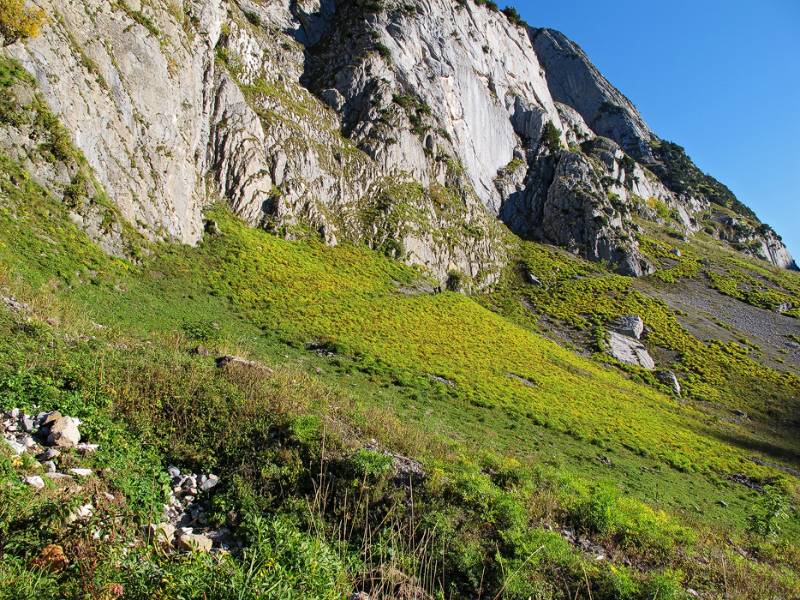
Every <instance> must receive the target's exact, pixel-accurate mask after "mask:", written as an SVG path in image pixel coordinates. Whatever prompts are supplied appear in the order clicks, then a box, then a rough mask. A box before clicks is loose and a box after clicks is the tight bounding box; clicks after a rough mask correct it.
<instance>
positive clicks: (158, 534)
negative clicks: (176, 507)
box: [144, 523, 175, 547]
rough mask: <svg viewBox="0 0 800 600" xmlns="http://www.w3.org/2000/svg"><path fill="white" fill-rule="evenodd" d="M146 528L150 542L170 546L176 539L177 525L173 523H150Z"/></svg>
mask: <svg viewBox="0 0 800 600" xmlns="http://www.w3.org/2000/svg"><path fill="white" fill-rule="evenodd" d="M144 529H145V536H146V538H147V541H149V542H150V543H154V544H158V545H160V546H163V547H170V546H172V544H173V542H174V540H175V526H174V525H172V524H171V523H150V524H149V525H147V526H145V528H144Z"/></svg>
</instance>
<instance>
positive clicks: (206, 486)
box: [200, 474, 219, 492]
mask: <svg viewBox="0 0 800 600" xmlns="http://www.w3.org/2000/svg"><path fill="white" fill-rule="evenodd" d="M218 483H219V477H217V476H216V475H214V474H211V475H209V476H208V477H206V478H205V479H204V480H202V481H201V482H200V489H201V490H202V491H204V492H207V491H209V490H211V489H212V488H214V487H216V485H217V484H218Z"/></svg>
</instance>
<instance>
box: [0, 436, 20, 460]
mask: <svg viewBox="0 0 800 600" xmlns="http://www.w3.org/2000/svg"><path fill="white" fill-rule="evenodd" d="M3 440H4V441H5V443H6V444H8V447H9V448H11V451H12V452H13V453H14V454H16V455H17V456H19V455H21V454H23V453H24V452H25V445H24V444H20V443H19V442H17V441H16V440H12V439H9V438H7V437H4V438H3Z"/></svg>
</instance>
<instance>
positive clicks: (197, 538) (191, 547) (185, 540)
mask: <svg viewBox="0 0 800 600" xmlns="http://www.w3.org/2000/svg"><path fill="white" fill-rule="evenodd" d="M175 541H176V545H177V546H178V548H180V549H181V550H186V551H189V552H209V551H210V550H211V548H212V547H213V545H214V542H213V541H212V540H211V538H209V537H208V536H206V535H204V534H202V533H194V530H193V529H192V528H191V527H182V528H181V529H178V531H177V532H176V535H175Z"/></svg>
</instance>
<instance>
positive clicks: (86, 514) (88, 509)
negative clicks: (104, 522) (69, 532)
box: [67, 504, 94, 523]
mask: <svg viewBox="0 0 800 600" xmlns="http://www.w3.org/2000/svg"><path fill="white" fill-rule="evenodd" d="M93 514H94V506H92V504H84V505H83V506H80V507H78V508H77V510H75V512H74V513H72V514H70V515H69V516H68V517H67V523H75V522H77V521H85V520H86V519H88V518H90V517H91V516H92V515H93Z"/></svg>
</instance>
